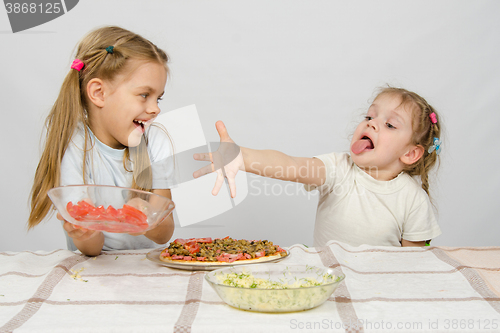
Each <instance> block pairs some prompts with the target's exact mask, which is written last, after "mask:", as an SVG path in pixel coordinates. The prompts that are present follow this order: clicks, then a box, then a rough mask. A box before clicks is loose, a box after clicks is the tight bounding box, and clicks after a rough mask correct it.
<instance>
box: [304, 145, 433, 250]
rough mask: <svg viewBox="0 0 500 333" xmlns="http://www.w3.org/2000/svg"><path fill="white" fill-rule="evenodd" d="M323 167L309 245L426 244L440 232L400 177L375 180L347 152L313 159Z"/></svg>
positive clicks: (411, 184) (423, 196)
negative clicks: (322, 178) (311, 240)
mask: <svg viewBox="0 0 500 333" xmlns="http://www.w3.org/2000/svg"><path fill="white" fill-rule="evenodd" d="M317 158H319V159H320V160H321V161H323V163H324V164H325V167H326V180H325V183H324V184H323V185H321V186H319V187H316V186H306V189H307V190H312V189H316V188H317V189H318V190H319V192H320V199H319V203H318V210H317V214H316V223H315V227H314V246H324V245H325V244H326V242H328V241H329V240H337V241H340V242H344V243H347V244H350V245H353V246H359V245H362V244H368V245H380V246H401V243H400V242H401V239H402V238H403V239H406V240H408V241H426V240H429V239H432V238H434V237H436V236H438V235H440V234H441V230H440V228H439V226H438V224H437V221H436V218H435V216H434V212H433V210H432V204H431V203H430V200H429V196H428V195H427V193H425V191H424V190H423V189H422V187H421V186H420V185H419V184H418V183H417V181H416V180H415V179H413V178H412V177H410V176H409V175H407V174H406V173H401V174H399V175H398V176H397V177H396V178H394V179H392V180H389V181H379V180H376V179H375V178H373V177H371V176H370V175H368V174H367V173H366V172H364V171H363V170H361V169H360V168H359V167H358V166H357V165H356V164H354V163H353V161H352V159H351V157H350V155H349V154H347V153H330V154H325V155H320V156H317Z"/></svg>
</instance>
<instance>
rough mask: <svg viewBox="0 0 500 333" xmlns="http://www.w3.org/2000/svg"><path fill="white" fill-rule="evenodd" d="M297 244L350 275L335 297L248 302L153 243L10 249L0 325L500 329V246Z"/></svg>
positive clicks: (298, 251) (303, 255) (16, 328)
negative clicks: (176, 263) (301, 303)
mask: <svg viewBox="0 0 500 333" xmlns="http://www.w3.org/2000/svg"><path fill="white" fill-rule="evenodd" d="M288 250H289V252H290V256H289V257H288V258H287V259H285V260H284V261H283V262H282V263H286V264H308V265H322V266H329V267H332V268H334V269H335V270H336V271H337V272H338V273H342V274H345V276H346V278H345V280H344V281H343V282H342V283H341V285H340V286H339V288H338V289H337V290H336V291H335V292H334V294H333V295H332V296H331V297H330V298H329V299H328V301H327V302H326V303H324V304H323V305H321V306H319V307H317V308H315V309H312V310H308V311H302V312H293V313H284V314H271V313H256V312H247V311H242V310H238V309H235V308H232V307H230V306H228V305H226V304H225V303H224V302H223V301H222V300H221V299H220V298H219V296H218V295H217V294H216V293H215V291H214V290H213V289H212V288H211V287H210V285H209V284H208V283H207V282H206V281H205V280H204V274H205V273H204V272H191V271H183V270H176V269H171V268H167V267H164V266H161V265H158V264H156V263H154V262H151V261H149V260H147V259H146V258H145V254H146V253H147V252H148V251H146V250H136V251H117V252H105V253H103V254H102V255H100V256H98V257H95V258H89V257H86V256H83V255H81V254H75V253H73V252H70V251H67V250H56V251H52V252H0V332H120V333H124V332H218V333H220V332H252V333H255V332H387V331H393V332H449V331H455V332H500V247H484V248H481V247H479V248H458V247H456V248H447V247H426V248H392V247H373V246H361V247H351V246H348V245H346V244H341V243H337V242H331V243H329V245H328V246H326V247H321V248H306V247H304V246H302V245H293V246H291V247H289V248H288Z"/></svg>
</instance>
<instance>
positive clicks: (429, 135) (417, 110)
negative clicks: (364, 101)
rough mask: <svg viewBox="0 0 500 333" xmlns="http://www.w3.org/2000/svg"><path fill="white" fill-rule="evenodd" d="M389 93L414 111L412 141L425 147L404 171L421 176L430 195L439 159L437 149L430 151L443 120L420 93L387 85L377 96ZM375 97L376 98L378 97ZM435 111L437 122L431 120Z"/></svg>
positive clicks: (424, 187)
mask: <svg viewBox="0 0 500 333" xmlns="http://www.w3.org/2000/svg"><path fill="white" fill-rule="evenodd" d="M384 94H389V95H395V96H399V97H400V98H401V104H400V106H403V107H404V108H406V109H408V110H410V111H411V112H412V129H413V135H412V137H411V143H412V144H413V145H416V146H417V145H420V146H422V147H423V148H424V154H423V156H422V157H421V158H420V159H419V160H418V161H417V162H415V163H413V164H411V165H408V166H407V167H406V168H405V169H404V170H403V171H404V172H406V173H407V174H409V175H410V176H419V177H420V180H421V183H422V188H423V189H424V190H425V192H426V193H427V195H429V172H430V170H431V169H432V168H433V167H434V165H435V164H436V162H437V160H438V155H437V153H436V151H435V150H434V151H431V152H429V148H430V147H431V146H432V145H433V144H434V138H438V139H439V138H440V137H441V122H440V119H439V118H440V117H439V116H438V113H437V112H436V110H435V109H434V108H433V107H432V106H431V105H430V104H429V103H427V101H426V100H425V99H424V98H422V97H421V96H420V95H418V94H416V93H414V92H411V91H408V90H406V89H402V88H394V87H386V88H382V89H381V90H380V91H379V93H378V95H377V97H379V96H381V95H384ZM377 97H375V99H377ZM432 113H434V114H435V116H436V120H437V122H436V123H435V124H433V123H432V122H431V114H432Z"/></svg>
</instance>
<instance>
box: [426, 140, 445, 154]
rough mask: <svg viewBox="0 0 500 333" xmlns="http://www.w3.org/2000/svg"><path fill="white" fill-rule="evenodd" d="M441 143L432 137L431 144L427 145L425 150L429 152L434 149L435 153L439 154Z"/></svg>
mask: <svg viewBox="0 0 500 333" xmlns="http://www.w3.org/2000/svg"><path fill="white" fill-rule="evenodd" d="M441 144H442V142H441V140H439V139H438V138H434V139H433V140H432V146H430V147H429V150H427V152H428V153H429V154H430V153H432V152H433V151H434V150H435V151H436V155H439V153H440V152H441Z"/></svg>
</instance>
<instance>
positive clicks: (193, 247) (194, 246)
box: [184, 241, 200, 253]
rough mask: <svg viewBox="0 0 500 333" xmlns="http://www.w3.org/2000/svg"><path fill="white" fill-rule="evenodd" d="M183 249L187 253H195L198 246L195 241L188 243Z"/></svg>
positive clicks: (197, 250)
mask: <svg viewBox="0 0 500 333" xmlns="http://www.w3.org/2000/svg"><path fill="white" fill-rule="evenodd" d="M184 248H185V249H186V250H188V251H189V253H196V252H199V251H200V245H198V243H197V242H195V241H189V242H187V243H186V244H184Z"/></svg>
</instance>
